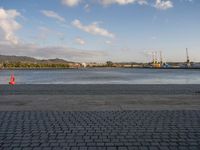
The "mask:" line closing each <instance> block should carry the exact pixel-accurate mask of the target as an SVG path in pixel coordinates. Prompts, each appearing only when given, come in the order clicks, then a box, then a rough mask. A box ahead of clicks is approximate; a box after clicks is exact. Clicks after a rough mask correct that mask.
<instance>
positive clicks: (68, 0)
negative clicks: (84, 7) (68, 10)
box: [62, 0, 82, 7]
mask: <svg viewBox="0 0 200 150" xmlns="http://www.w3.org/2000/svg"><path fill="white" fill-rule="evenodd" d="M81 1H82V0H62V3H63V4H64V5H67V6H69V7H74V6H76V5H78V4H79V3H80V2H81Z"/></svg>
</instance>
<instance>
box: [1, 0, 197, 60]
mask: <svg viewBox="0 0 200 150" xmlns="http://www.w3.org/2000/svg"><path fill="white" fill-rule="evenodd" d="M186 48H188V51H189V56H190V59H191V61H196V62H200V1H199V0H0V55H17V56H31V57H36V58H40V59H46V58H47V59H48V58H61V59H65V60H70V61H79V62H105V61H114V62H149V61H151V59H152V58H151V57H152V52H155V51H158V52H160V51H162V53H163V59H164V61H186V52H185V51H186Z"/></svg>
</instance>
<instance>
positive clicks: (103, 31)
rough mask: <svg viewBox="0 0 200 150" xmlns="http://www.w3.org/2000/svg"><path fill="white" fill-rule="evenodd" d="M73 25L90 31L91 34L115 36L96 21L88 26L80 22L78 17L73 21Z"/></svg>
mask: <svg viewBox="0 0 200 150" xmlns="http://www.w3.org/2000/svg"><path fill="white" fill-rule="evenodd" d="M72 25H73V26H75V27H76V28H78V29H80V30H83V31H85V32H87V33H90V34H94V35H101V36H105V37H110V38H114V34H113V33H111V32H109V31H108V30H106V29H104V28H100V27H99V25H98V23H96V22H95V23H92V24H90V25H87V26H86V25H83V24H82V23H81V22H80V20H77V19H76V20H74V21H73V22H72Z"/></svg>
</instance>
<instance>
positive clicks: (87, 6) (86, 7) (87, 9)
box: [84, 4, 91, 12]
mask: <svg viewBox="0 0 200 150" xmlns="http://www.w3.org/2000/svg"><path fill="white" fill-rule="evenodd" d="M84 10H85V11H86V12H90V10H91V7H90V5H89V4H86V5H85V6H84Z"/></svg>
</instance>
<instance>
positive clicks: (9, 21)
mask: <svg viewBox="0 0 200 150" xmlns="http://www.w3.org/2000/svg"><path fill="white" fill-rule="evenodd" d="M19 16H21V14H20V13H19V12H18V11H17V10H15V9H9V10H5V9H3V8H0V30H1V31H2V32H3V40H6V41H9V42H11V43H14V44H18V43H19V40H18V38H17V36H16V35H15V31H17V30H19V29H20V27H21V25H20V24H19V23H18V22H17V21H16V18H17V17H19Z"/></svg>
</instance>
